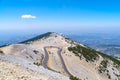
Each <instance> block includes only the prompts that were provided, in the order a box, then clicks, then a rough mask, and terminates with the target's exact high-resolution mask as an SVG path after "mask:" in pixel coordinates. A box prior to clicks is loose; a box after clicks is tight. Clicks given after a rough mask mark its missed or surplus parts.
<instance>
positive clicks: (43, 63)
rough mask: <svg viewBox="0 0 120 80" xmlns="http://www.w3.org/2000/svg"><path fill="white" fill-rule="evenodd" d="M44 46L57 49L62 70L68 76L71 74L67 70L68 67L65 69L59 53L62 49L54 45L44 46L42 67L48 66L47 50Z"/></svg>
mask: <svg viewBox="0 0 120 80" xmlns="http://www.w3.org/2000/svg"><path fill="white" fill-rule="evenodd" d="M46 48H57V49H58V52H57V53H58V56H59V57H60V60H61V63H62V67H63V69H64V71H65V72H66V73H67V74H68V75H69V76H70V75H72V74H71V73H70V72H69V71H68V69H67V67H66V65H65V63H64V60H63V57H62V55H61V52H62V49H61V48H59V47H56V46H46V47H44V51H45V57H44V59H43V61H42V65H43V67H44V68H47V69H49V67H48V66H47V62H48V52H47V50H46Z"/></svg>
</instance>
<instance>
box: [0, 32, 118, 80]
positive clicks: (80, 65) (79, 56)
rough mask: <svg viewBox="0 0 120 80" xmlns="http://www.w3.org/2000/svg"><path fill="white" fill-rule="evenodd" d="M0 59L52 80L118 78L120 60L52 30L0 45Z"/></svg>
mask: <svg viewBox="0 0 120 80" xmlns="http://www.w3.org/2000/svg"><path fill="white" fill-rule="evenodd" d="M0 59H2V60H5V61H8V62H10V63H14V64H19V66H22V67H24V68H25V69H28V70H32V71H34V72H37V74H38V75H39V74H42V76H47V77H49V78H51V80H69V77H70V76H76V77H78V78H79V79H81V80H120V61H119V60H117V59H115V58H113V57H111V56H108V55H106V54H103V53H101V52H98V51H95V50H94V49H92V48H90V47H87V46H85V45H83V44H80V43H78V42H76V41H74V40H71V39H69V38H66V37H65V36H63V35H60V34H57V33H54V32H48V33H45V34H42V35H39V36H37V37H34V38H32V39H29V40H26V41H23V42H21V43H18V44H11V45H8V46H4V47H1V48H0ZM16 68H17V67H16ZM4 80H5V79H4ZM27 80H29V79H27ZM31 80H34V79H31ZM43 80H47V79H43ZM48 80H49V79H48Z"/></svg>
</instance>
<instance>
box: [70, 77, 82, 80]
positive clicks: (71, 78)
mask: <svg viewBox="0 0 120 80" xmlns="http://www.w3.org/2000/svg"><path fill="white" fill-rule="evenodd" d="M70 80H81V79H79V78H77V77H74V76H70Z"/></svg>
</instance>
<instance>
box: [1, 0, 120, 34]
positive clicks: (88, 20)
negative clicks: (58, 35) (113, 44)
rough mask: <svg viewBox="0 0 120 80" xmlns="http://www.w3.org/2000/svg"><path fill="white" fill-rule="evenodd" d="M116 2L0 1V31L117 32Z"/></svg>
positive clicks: (119, 6) (119, 11)
mask: <svg viewBox="0 0 120 80" xmlns="http://www.w3.org/2000/svg"><path fill="white" fill-rule="evenodd" d="M119 29H120V1H119V0H0V31H2V32H4V31H15V30H16V31H33V32H34V31H47V32H48V31H68V32H69V31H71V32H80V31H81V32H97V31H98V32H101V31H103V32H105V31H107V32H118V31H119Z"/></svg>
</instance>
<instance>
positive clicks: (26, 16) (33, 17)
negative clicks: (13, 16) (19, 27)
mask: <svg viewBox="0 0 120 80" xmlns="http://www.w3.org/2000/svg"><path fill="white" fill-rule="evenodd" d="M21 18H24V19H30V18H31V19H35V18H36V16H33V15H30V14H24V15H22V16H21Z"/></svg>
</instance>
